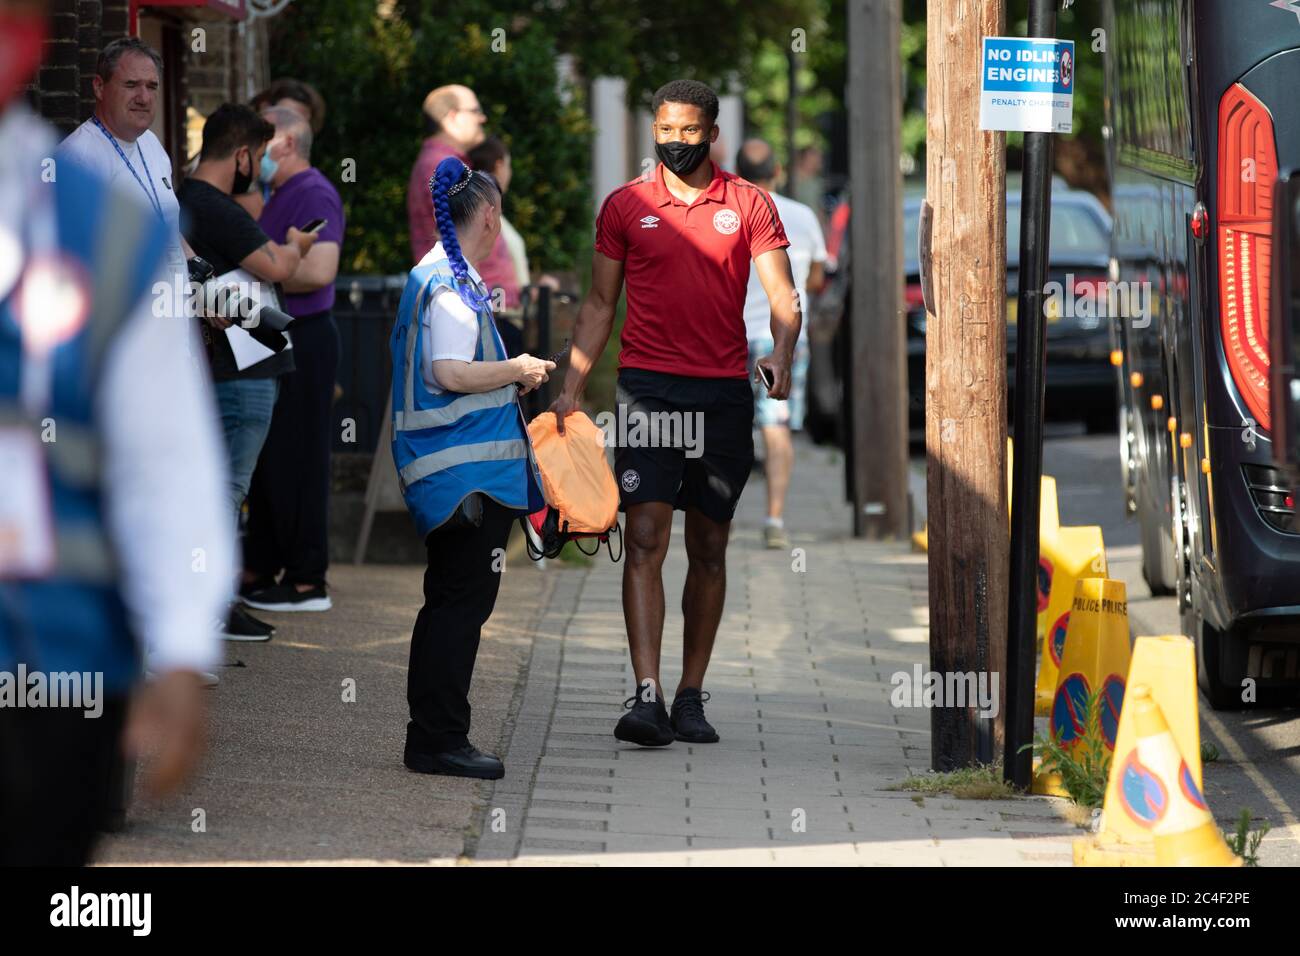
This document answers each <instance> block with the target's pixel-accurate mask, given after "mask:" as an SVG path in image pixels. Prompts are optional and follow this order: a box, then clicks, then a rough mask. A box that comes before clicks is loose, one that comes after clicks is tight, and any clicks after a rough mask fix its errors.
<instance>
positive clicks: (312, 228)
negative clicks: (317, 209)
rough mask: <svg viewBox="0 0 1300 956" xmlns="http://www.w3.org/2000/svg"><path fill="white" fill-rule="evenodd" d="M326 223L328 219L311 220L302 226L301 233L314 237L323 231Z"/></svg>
mask: <svg viewBox="0 0 1300 956" xmlns="http://www.w3.org/2000/svg"><path fill="white" fill-rule="evenodd" d="M328 222H329V220H328V219H313V220H312V221H311V222H309V223H307V225H305V226H303V227H302V230H301V231H302V232H309V233H312V234H313V235H314V234H315V233H318V232H320V231H321V230H322V229H324V228H325V224H326V223H328Z"/></svg>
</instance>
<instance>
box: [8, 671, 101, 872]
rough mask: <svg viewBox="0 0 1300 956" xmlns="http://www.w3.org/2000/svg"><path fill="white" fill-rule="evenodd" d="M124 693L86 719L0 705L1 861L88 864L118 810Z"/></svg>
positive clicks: (69, 711) (69, 712)
mask: <svg viewBox="0 0 1300 956" xmlns="http://www.w3.org/2000/svg"><path fill="white" fill-rule="evenodd" d="M126 711H127V698H125V697H110V698H106V699H105V700H104V712H103V713H102V714H100V715H99V716H98V717H94V718H87V717H85V716H84V711H81V710H77V709H75V708H68V707H43V708H34V709H27V708H21V709H20V708H15V707H0V866H83V865H85V864H86V862H88V861H89V859H90V854H91V851H92V850H93V849H94V845H95V840H96V837H97V836H98V834H99V832H100V831H101V830H103V829H104V828H105V826H106V825H107V824H108V823H109V819H110V815H111V814H112V812H113V811H114V810H115V809H120V807H119V804H120V803H121V793H120V792H119V788H120V787H121V785H122V784H121V780H122V778H121V773H120V771H121V767H122V729H123V727H124V726H125V723H126Z"/></svg>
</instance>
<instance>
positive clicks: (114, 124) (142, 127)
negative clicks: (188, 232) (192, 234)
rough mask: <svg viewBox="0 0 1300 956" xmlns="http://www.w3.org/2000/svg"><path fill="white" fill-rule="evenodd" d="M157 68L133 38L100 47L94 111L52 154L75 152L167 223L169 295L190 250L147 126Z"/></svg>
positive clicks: (162, 158)
mask: <svg viewBox="0 0 1300 956" xmlns="http://www.w3.org/2000/svg"><path fill="white" fill-rule="evenodd" d="M162 68H163V64H162V57H160V56H159V55H158V54H157V52H155V51H154V50H153V49H152V48H151V47H149V46H148V45H147V44H145V43H144V41H142V40H140V39H139V38H138V37H124V38H123V39H120V40H114V41H113V42H112V43H110V44H109V45H108V46H106V47H104V49H103V51H102V52H101V53H100V54H99V61H98V63H97V64H96V66H95V76H94V78H93V79H92V81H91V82H92V84H93V86H94V90H95V112H94V115H92V116H91V118H90V119H88V120H86V122H84V123H82V124H81V125H80V126H78V127H77V128H76V129H74V130H73V131H72V132H71V133H70V134H69V135H68V138H67V139H65V140H64V141H63V142H62V143H61V144H59V148H58V149H57V150H56V151H55V157H56V158H57V157H59V156H72V157H75V158H76V159H77V160H78V161H79V162H80V163H81V164H82V165H83V166H86V167H88V168H90V169H92V170H94V171H95V172H96V173H99V174H100V175H101V176H103V177H104V178H105V179H107V180H109V181H110V182H112V183H114V184H115V185H117V186H119V187H120V188H121V189H122V190H123V191H124V192H126V193H127V194H129V195H133V196H135V197H137V198H138V199H139V200H140V201H141V202H143V203H146V204H147V205H148V206H149V208H151V209H152V210H153V211H154V213H155V214H156V215H157V216H158V218H159V219H161V220H162V221H163V222H165V223H166V224H167V229H168V233H169V234H170V235H171V236H173V237H174V239H173V242H172V243H171V246H170V247H169V249H168V251H167V261H166V268H167V272H168V274H167V275H166V276H165V277H164V281H166V282H168V283H170V284H171V286H172V290H173V292H172V294H173V295H175V294H176V293H175V290H176V288H177V285H176V278H177V277H179V281H180V289H181V290H182V291H183V290H184V287H185V283H186V281H187V280H188V275H187V272H186V267H185V260H186V259H187V258H188V257H189V256H191V255H193V252H192V251H191V250H190V248H189V247H188V246H187V245H186V244H185V240H184V238H182V236H181V227H180V216H181V207H180V204H179V203H178V202H177V201H176V192H175V190H174V188H173V186H174V184H173V182H172V175H173V174H172V161H171V158H170V157H169V156H168V155H167V151H166V150H165V149H163V145H162V143H160V142H158V137H157V136H155V135H154V134H153V131H152V130H151V129H150V128H149V127H150V126H151V125H152V124H153V121H154V116H155V114H156V113H157V110H158V99H159V96H160V92H159V83H160V81H161V79H162ZM172 304H173V306H178V305H180V304H181V303H180V302H173V303H172Z"/></svg>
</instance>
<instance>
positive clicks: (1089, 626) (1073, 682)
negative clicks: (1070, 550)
mask: <svg viewBox="0 0 1300 956" xmlns="http://www.w3.org/2000/svg"><path fill="white" fill-rule="evenodd" d="M1067 616H1068V618H1069V620H1068V624H1067V625H1066V637H1065V642H1064V644H1065V647H1064V652H1063V653H1062V654H1061V656H1060V670H1059V675H1058V678H1057V686H1056V692H1055V693H1054V694H1053V696H1052V705H1051V709H1050V717H1051V724H1050V732H1051V735H1052V737H1053V739H1055V740H1057V741H1058V742H1059V743H1060V744H1061V745H1062V746H1063V747H1065V748H1066V749H1067V750H1074V749H1076V748H1077V747H1079V746H1080V745H1081V744H1082V743H1083V740H1084V737H1085V735H1086V733H1087V731H1088V698H1089V697H1090V696H1091V695H1092V694H1093V693H1094V692H1097V693H1100V695H1101V697H1100V700H1099V701H1098V706H1099V708H1100V713H1099V715H1098V717H1099V722H1100V732H1101V742H1102V745H1103V747H1104V748H1105V750H1106V752H1108V753H1113V752H1114V750H1115V742H1116V739H1117V737H1118V734H1119V721H1120V712H1121V709H1122V707H1123V704H1124V684H1125V681H1126V675H1127V674H1128V670H1129V645H1128V598H1127V593H1126V590H1125V587H1124V582H1123V581H1111V580H1107V579H1104V578H1080V579H1079V580H1078V581H1076V582H1075V585H1074V603H1073V606H1072V607H1071V608H1070V611H1069V612H1068V615H1067ZM1049 666H1051V661H1050V660H1044V662H1043V670H1044V671H1045V670H1047V668H1048V667H1049ZM1042 672H1043V671H1040V672H1039V674H1040V678H1041V675H1042ZM1040 686H1041V681H1040ZM1032 790H1033V792H1034V793H1042V794H1048V795H1052V796H1063V795H1068V794H1066V793H1065V792H1064V788H1063V787H1062V786H1061V784H1060V780H1059V778H1058V777H1057V775H1056V774H1052V773H1043V772H1042V771H1039V772H1038V773H1037V775H1036V776H1035V778H1034V785H1033V787H1032Z"/></svg>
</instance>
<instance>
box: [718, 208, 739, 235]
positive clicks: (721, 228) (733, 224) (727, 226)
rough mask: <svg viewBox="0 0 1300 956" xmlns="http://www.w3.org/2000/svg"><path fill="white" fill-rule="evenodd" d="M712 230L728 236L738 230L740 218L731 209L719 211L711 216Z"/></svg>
mask: <svg viewBox="0 0 1300 956" xmlns="http://www.w3.org/2000/svg"><path fill="white" fill-rule="evenodd" d="M713 228H714V229H716V230H718V232H720V233H722V234H723V235H724V236H729V235H731V234H732V233H733V232H735V231H736V230H737V229H739V228H740V217H739V216H737V215H736V213H735V212H734V211H733V210H731V209H719V210H718V211H717V212H715V213H714V214H713Z"/></svg>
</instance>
